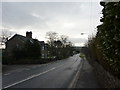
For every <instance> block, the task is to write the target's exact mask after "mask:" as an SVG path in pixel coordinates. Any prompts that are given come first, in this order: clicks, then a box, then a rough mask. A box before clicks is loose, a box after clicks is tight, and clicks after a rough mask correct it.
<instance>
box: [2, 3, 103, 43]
mask: <svg viewBox="0 0 120 90" xmlns="http://www.w3.org/2000/svg"><path fill="white" fill-rule="evenodd" d="M91 5H92V7H91ZM100 10H101V7H100V6H99V3H98V2H97V3H96V2H94V3H92V4H91V3H89V2H3V4H2V16H3V17H2V20H3V21H2V23H3V27H4V28H8V29H9V30H11V31H14V32H17V33H19V34H22V35H23V34H24V35H25V32H26V31H29V30H30V31H32V32H33V34H34V35H33V36H34V37H36V38H38V39H41V40H42V39H43V36H45V33H46V32H48V31H56V32H58V33H59V34H63V35H68V36H69V37H70V38H74V40H73V39H71V40H72V41H73V42H74V43H77V42H81V41H83V40H81V41H79V40H78V39H75V38H80V33H81V32H86V33H89V34H90V33H91V32H94V28H95V27H96V26H97V25H98V24H99V17H100ZM35 35H36V36H35ZM85 39H86V38H85Z"/></svg>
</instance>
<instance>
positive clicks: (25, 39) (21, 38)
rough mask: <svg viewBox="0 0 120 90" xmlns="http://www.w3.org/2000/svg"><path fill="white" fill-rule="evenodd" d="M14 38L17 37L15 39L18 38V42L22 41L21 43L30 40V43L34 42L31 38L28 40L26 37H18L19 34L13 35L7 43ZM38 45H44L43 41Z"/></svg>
mask: <svg viewBox="0 0 120 90" xmlns="http://www.w3.org/2000/svg"><path fill="white" fill-rule="evenodd" d="M15 37H17V38H19V39H20V40H22V41H24V42H26V41H27V40H30V41H31V42H34V39H33V38H28V37H25V36H22V35H19V34H15V35H14V36H13V37H12V38H10V39H9V40H8V41H11V40H12V39H13V38H15ZM8 41H7V42H8ZM39 44H40V45H44V44H45V43H44V41H39Z"/></svg>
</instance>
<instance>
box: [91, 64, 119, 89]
mask: <svg viewBox="0 0 120 90" xmlns="http://www.w3.org/2000/svg"><path fill="white" fill-rule="evenodd" d="M92 66H93V67H94V71H95V73H96V76H97V79H98V81H99V83H100V84H101V86H103V88H120V80H119V79H118V78H117V77H115V76H113V75H112V74H110V73H109V72H107V71H106V70H105V69H104V68H103V67H102V66H101V65H100V64H98V63H97V62H95V63H94V64H93V65H92Z"/></svg>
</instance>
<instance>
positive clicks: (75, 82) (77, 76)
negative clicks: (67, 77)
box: [68, 59, 84, 89]
mask: <svg viewBox="0 0 120 90" xmlns="http://www.w3.org/2000/svg"><path fill="white" fill-rule="evenodd" d="M83 61H84V60H83V59H81V62H80V65H79V67H78V69H77V73H76V74H75V76H74V78H73V80H72V82H71V83H70V85H69V86H68V89H70V88H75V87H76V84H77V82H78V79H79V75H80V72H81V68H82V67H83Z"/></svg>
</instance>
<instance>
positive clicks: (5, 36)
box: [0, 29, 14, 45]
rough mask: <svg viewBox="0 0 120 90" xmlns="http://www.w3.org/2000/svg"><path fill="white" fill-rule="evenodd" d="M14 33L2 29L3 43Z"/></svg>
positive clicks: (1, 39) (1, 38)
mask: <svg viewBox="0 0 120 90" xmlns="http://www.w3.org/2000/svg"><path fill="white" fill-rule="evenodd" d="M13 34H14V33H13V32H11V31H9V30H7V29H5V30H4V31H3V30H2V32H1V37H0V42H1V45H4V44H5V42H6V41H7V40H8V39H9V38H10V37H11V36H12V35H13Z"/></svg>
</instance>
